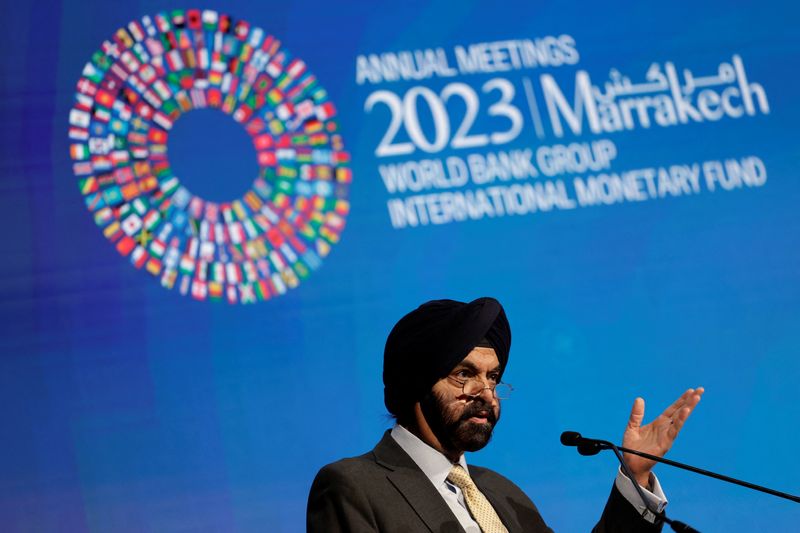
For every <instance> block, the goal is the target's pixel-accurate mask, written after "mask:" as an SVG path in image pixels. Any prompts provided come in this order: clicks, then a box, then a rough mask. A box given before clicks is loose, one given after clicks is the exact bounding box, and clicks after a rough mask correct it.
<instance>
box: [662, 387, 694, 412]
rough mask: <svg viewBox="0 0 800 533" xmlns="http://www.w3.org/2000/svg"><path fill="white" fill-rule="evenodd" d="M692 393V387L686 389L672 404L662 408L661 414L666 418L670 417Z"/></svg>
mask: <svg viewBox="0 0 800 533" xmlns="http://www.w3.org/2000/svg"><path fill="white" fill-rule="evenodd" d="M693 393H694V389H687V390H686V391H685V392H684V393H683V394H681V395H680V396H679V397H678V399H677V400H675V402H673V404H672V405H670V406H669V407H667V408H666V409H664V412H663V413H661V416H665V417H667V418H672V417H673V415H674V414H675V413H676V412H677V411H678V410H679V409H680V408H681V407H683V406H684V404H685V403H686V400H687V399H688V398H689V397H690V396H691V395H692V394H693Z"/></svg>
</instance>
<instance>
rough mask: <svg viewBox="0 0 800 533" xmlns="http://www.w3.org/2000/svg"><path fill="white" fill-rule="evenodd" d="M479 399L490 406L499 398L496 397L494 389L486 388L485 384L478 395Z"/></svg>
mask: <svg viewBox="0 0 800 533" xmlns="http://www.w3.org/2000/svg"><path fill="white" fill-rule="evenodd" d="M478 397H479V398H480V399H481V400H483V401H484V402H486V403H488V404H489V405H493V404H494V402H496V401H497V398H496V397H495V395H494V389H493V388H492V387H488V386H486V384H485V383H484V387H483V390H482V391H481V392H480V393H479V394H478Z"/></svg>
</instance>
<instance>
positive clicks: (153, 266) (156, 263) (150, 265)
mask: <svg viewBox="0 0 800 533" xmlns="http://www.w3.org/2000/svg"><path fill="white" fill-rule="evenodd" d="M161 267H162V264H161V260H159V259H157V258H155V257H151V258H150V259H149V260H148V261H147V265H146V267H145V269H146V270H147V271H148V272H149V273H150V274H152V275H154V276H158V275H159V274H160V273H161Z"/></svg>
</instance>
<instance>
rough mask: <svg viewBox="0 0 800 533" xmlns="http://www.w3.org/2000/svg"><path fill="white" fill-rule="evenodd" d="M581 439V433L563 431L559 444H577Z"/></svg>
mask: <svg viewBox="0 0 800 533" xmlns="http://www.w3.org/2000/svg"><path fill="white" fill-rule="evenodd" d="M580 441H581V434H580V433H578V432H577V431H565V432H563V433H562V434H561V444H563V445H564V446H577V445H578V443H579V442H580Z"/></svg>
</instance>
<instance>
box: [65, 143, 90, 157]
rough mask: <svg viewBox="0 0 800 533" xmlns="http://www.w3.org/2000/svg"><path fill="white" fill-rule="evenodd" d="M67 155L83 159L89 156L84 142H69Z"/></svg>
mask: <svg viewBox="0 0 800 533" xmlns="http://www.w3.org/2000/svg"><path fill="white" fill-rule="evenodd" d="M69 155H70V157H71V158H72V159H76V160H83V159H87V158H88V157H89V155H90V154H89V147H88V146H86V145H85V144H71V145H70V146H69Z"/></svg>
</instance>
